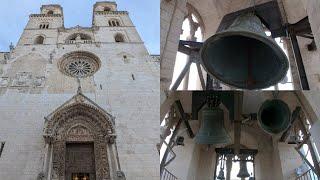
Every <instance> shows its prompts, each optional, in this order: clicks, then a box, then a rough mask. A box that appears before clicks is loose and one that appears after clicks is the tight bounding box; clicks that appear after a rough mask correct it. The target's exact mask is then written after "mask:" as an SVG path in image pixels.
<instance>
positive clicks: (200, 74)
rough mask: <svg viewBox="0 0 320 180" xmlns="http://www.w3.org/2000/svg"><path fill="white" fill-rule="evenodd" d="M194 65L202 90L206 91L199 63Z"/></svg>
mask: <svg viewBox="0 0 320 180" xmlns="http://www.w3.org/2000/svg"><path fill="white" fill-rule="evenodd" d="M196 65H197V70H198V74H199V78H200V82H201V87H202V90H205V89H206V83H205V81H204V78H203V74H202V70H201V66H200V62H196Z"/></svg>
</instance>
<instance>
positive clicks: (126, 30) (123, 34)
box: [92, 1, 142, 43]
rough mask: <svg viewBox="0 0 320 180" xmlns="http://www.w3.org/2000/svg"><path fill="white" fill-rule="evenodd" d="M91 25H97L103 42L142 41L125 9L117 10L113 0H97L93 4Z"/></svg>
mask: <svg viewBox="0 0 320 180" xmlns="http://www.w3.org/2000/svg"><path fill="white" fill-rule="evenodd" d="M92 26H93V27H98V28H99V29H100V31H99V32H101V33H104V34H105V35H106V36H105V37H103V36H100V37H101V40H102V41H105V42H138V43H140V42H142V40H141V38H140V36H139V34H138V32H137V31H136V28H135V26H134V25H133V23H132V21H131V19H130V17H129V13H128V12H127V11H118V9H117V4H116V3H115V2H110V1H103V2H97V3H96V4H95V5H94V6H93V21H92Z"/></svg>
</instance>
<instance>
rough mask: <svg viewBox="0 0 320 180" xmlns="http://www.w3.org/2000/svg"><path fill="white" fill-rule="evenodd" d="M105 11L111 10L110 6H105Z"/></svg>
mask: <svg viewBox="0 0 320 180" xmlns="http://www.w3.org/2000/svg"><path fill="white" fill-rule="evenodd" d="M103 11H111V9H110V7H104V8H103Z"/></svg>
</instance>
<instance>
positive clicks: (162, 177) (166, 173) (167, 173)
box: [161, 168, 178, 180]
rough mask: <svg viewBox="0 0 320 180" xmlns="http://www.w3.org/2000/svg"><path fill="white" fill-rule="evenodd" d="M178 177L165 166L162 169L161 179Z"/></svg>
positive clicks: (167, 179)
mask: <svg viewBox="0 0 320 180" xmlns="http://www.w3.org/2000/svg"><path fill="white" fill-rule="evenodd" d="M177 179H178V178H177V177H176V176H175V175H173V174H172V173H171V172H169V171H168V170H167V169H166V168H164V169H163V172H162V175H161V180H177Z"/></svg>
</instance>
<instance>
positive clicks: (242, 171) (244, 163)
mask: <svg viewBox="0 0 320 180" xmlns="http://www.w3.org/2000/svg"><path fill="white" fill-rule="evenodd" d="M245 159H246V157H241V158H240V170H239V173H238V174H237V177H239V178H247V177H250V174H249V172H248V169H247V161H246V160H245Z"/></svg>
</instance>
